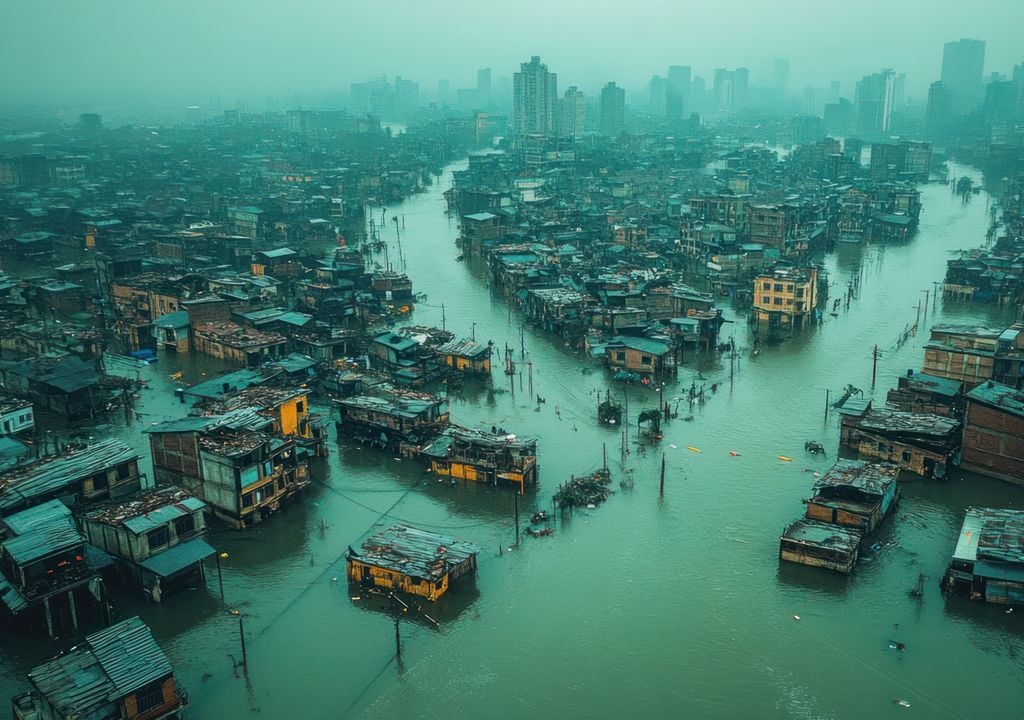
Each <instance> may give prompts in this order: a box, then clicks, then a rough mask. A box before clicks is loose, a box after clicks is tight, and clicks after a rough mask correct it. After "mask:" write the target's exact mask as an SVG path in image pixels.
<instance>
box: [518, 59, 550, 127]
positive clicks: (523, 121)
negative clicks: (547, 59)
mask: <svg viewBox="0 0 1024 720" xmlns="http://www.w3.org/2000/svg"><path fill="white" fill-rule="evenodd" d="M557 98H558V80H557V76H556V75H555V73H553V72H548V66H547V65H545V64H544V63H542V62H541V61H540V55H534V56H533V57H532V58H530V62H528V63H522V64H520V66H519V72H517V73H516V74H515V77H514V79H513V82H512V132H513V133H514V134H515V135H526V134H527V133H543V134H550V133H552V132H554V130H555V101H556V99H557Z"/></svg>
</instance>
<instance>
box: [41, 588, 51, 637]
mask: <svg viewBox="0 0 1024 720" xmlns="http://www.w3.org/2000/svg"><path fill="white" fill-rule="evenodd" d="M43 611H44V612H45V614H46V634H47V635H49V636H50V638H51V639H52V638H53V615H52V614H51V613H50V598H48V597H44V598H43Z"/></svg>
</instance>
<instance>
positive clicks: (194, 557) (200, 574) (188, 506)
mask: <svg viewBox="0 0 1024 720" xmlns="http://www.w3.org/2000/svg"><path fill="white" fill-rule="evenodd" d="M205 508H206V503H204V502H203V501H202V500H200V499H198V498H196V497H193V496H192V495H191V494H189V493H187V492H185V491H184V490H181V489H180V488H176V487H165V488H160V489H158V490H153V491H150V492H147V493H144V494H142V495H139V496H136V497H134V498H132V499H131V500H127V501H125V502H120V503H110V504H108V505H104V506H102V507H98V508H95V509H92V510H90V511H88V512H86V513H85V514H84V515H82V516H81V517H80V522H81V525H82V529H83V530H84V531H85V534H86V537H87V538H88V539H89V542H90V543H92V544H93V545H95V546H96V547H99V548H102V549H103V550H104V551H106V552H107V553H108V554H110V555H112V556H114V557H115V558H117V561H118V563H117V564H118V565H119V567H120V569H121V571H122V573H123V574H124V575H125V576H127V577H128V578H129V579H130V580H131V581H132V582H133V583H134V584H136V585H138V586H139V587H140V588H141V589H142V591H143V592H144V593H145V594H146V596H147V597H149V598H151V599H152V600H153V601H155V602H160V601H161V600H162V599H163V598H164V597H166V596H167V595H170V594H172V593H174V592H177V591H179V590H183V589H185V588H188V587H190V586H193V585H200V584H202V582H203V580H204V579H205V573H204V570H203V560H204V559H206V558H208V557H210V556H211V555H213V553H214V549H213V548H212V547H210V545H209V544H208V543H207V542H206V541H205V540H204V539H203V538H202V535H203V532H204V531H205V529H206V525H205V522H204V518H203V510H204V509H205Z"/></svg>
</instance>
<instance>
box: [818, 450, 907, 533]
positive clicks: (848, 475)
mask: <svg viewBox="0 0 1024 720" xmlns="http://www.w3.org/2000/svg"><path fill="white" fill-rule="evenodd" d="M899 472H900V469H899V468H898V467H896V466H895V465H889V464H887V463H872V462H864V461H862V460H837V461H836V463H835V465H833V466H832V467H831V468H829V469H828V471H827V472H826V473H825V474H824V475H822V476H821V478H819V479H818V481H817V482H816V483H814V490H813V495H812V496H811V498H810V499H808V500H805V501H804V502H805V503H806V504H807V512H806V517H807V519H808V520H818V521H820V522H825V523H832V524H833V525H845V526H847V527H852V528H856V529H858V530H861V531H862V532H864V533H869V532H871V531H872V530H874V529H875V528H877V527H878V526H879V525H880V524H881V523H882V520H883V519H884V518H885V516H886V515H887V514H889V513H890V512H891V511H892V510H893V508H895V507H896V503H897V502H898V501H899V484H898V483H897V482H896V478H897V476H898V475H899Z"/></svg>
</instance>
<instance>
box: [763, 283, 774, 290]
mask: <svg viewBox="0 0 1024 720" xmlns="http://www.w3.org/2000/svg"><path fill="white" fill-rule="evenodd" d="M764 289H765V290H771V289H772V284H771V283H765V284H764Z"/></svg>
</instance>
